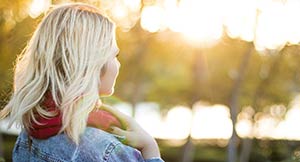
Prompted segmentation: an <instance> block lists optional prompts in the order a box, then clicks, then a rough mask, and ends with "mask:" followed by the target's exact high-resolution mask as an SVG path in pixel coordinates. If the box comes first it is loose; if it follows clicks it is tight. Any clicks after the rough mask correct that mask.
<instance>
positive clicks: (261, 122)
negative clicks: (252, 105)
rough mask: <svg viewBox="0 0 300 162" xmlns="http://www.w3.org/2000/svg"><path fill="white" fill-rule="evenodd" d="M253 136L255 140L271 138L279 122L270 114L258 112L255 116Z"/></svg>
mask: <svg viewBox="0 0 300 162" xmlns="http://www.w3.org/2000/svg"><path fill="white" fill-rule="evenodd" d="M255 119H256V120H255V125H254V131H253V133H254V136H255V137H256V138H259V139H261V138H273V134H274V133H275V132H276V127H277V125H278V124H279V122H280V121H279V120H278V119H276V118H274V117H272V116H271V115H270V114H267V113H262V112H259V113H257V114H256V115H255Z"/></svg>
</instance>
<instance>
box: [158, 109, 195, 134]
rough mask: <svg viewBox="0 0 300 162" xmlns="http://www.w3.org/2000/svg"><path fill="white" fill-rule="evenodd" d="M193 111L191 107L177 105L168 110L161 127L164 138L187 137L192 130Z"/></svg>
mask: <svg viewBox="0 0 300 162" xmlns="http://www.w3.org/2000/svg"><path fill="white" fill-rule="evenodd" d="M191 121H192V111H191V109H190V108H187V107H183V106H177V107H174V108H172V109H171V110H170V111H168V114H167V116H166V118H165V119H164V121H163V123H162V127H161V129H160V132H161V135H160V137H159V138H162V139H173V140H182V139H186V138H187V137H188V136H189V134H190V130H191Z"/></svg>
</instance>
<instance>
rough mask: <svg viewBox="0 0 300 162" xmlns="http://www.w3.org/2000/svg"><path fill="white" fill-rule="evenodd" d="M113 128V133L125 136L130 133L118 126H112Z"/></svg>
mask: <svg viewBox="0 0 300 162" xmlns="http://www.w3.org/2000/svg"><path fill="white" fill-rule="evenodd" d="M110 128H111V131H110V132H111V133H113V134H116V135H118V136H125V137H127V135H128V132H127V131H125V130H123V129H120V128H118V127H113V126H112V127H110Z"/></svg>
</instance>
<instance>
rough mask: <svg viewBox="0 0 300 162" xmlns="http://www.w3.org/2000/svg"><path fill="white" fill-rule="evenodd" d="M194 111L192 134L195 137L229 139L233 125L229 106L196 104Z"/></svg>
mask: <svg viewBox="0 0 300 162" xmlns="http://www.w3.org/2000/svg"><path fill="white" fill-rule="evenodd" d="M193 111H194V118H193V122H192V132H191V136H192V137H193V138H194V139H229V138H230V137H231V135H232V130H233V126H232V121H231V119H230V114H229V108H228V107H226V106H223V105H214V106H204V105H201V104H195V106H194V107H193Z"/></svg>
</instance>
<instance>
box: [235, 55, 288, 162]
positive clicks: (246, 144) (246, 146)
mask: <svg viewBox="0 0 300 162" xmlns="http://www.w3.org/2000/svg"><path fill="white" fill-rule="evenodd" d="M281 56H282V55H281V54H279V53H276V54H275V56H274V57H275V58H274V60H273V62H272V65H271V67H270V68H269V71H268V74H267V77H266V78H263V79H262V81H261V82H260V84H259V85H258V86H257V88H256V90H255V94H254V97H253V101H252V106H253V108H255V109H257V108H258V107H259V105H258V103H257V102H258V99H259V98H261V97H262V96H263V94H264V87H266V86H267V85H268V84H269V83H270V81H272V79H273V77H274V76H275V74H276V72H277V71H278V67H279V63H280V60H281ZM252 143H253V140H252V139H250V138H246V139H243V141H242V150H241V156H240V162H248V161H249V160H250V154H251V149H252Z"/></svg>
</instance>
